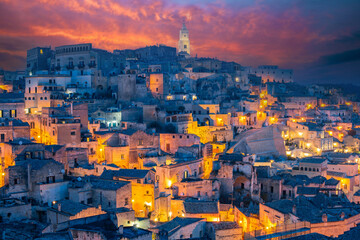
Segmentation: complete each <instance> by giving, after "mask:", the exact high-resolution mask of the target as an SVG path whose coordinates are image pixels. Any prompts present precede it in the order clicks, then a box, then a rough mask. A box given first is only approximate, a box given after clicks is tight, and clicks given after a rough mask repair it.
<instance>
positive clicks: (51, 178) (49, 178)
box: [46, 176, 55, 183]
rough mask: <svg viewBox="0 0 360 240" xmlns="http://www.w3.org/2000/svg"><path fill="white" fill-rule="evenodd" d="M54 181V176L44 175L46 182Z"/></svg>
mask: <svg viewBox="0 0 360 240" xmlns="http://www.w3.org/2000/svg"><path fill="white" fill-rule="evenodd" d="M54 182H55V176H48V177H46V183H54Z"/></svg>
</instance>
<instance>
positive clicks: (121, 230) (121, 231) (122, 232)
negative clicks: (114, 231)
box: [118, 225, 124, 235]
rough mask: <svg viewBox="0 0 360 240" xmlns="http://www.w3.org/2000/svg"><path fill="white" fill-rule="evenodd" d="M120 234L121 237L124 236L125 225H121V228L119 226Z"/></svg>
mask: <svg viewBox="0 0 360 240" xmlns="http://www.w3.org/2000/svg"><path fill="white" fill-rule="evenodd" d="M118 232H119V233H120V234H121V235H123V234H124V226H123V225H120V226H119V229H118Z"/></svg>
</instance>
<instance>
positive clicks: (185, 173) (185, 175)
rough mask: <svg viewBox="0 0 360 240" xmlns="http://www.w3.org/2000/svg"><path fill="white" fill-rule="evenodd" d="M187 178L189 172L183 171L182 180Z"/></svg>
mask: <svg viewBox="0 0 360 240" xmlns="http://www.w3.org/2000/svg"><path fill="white" fill-rule="evenodd" d="M188 177H189V171H188V170H185V171H184V179H185V178H188Z"/></svg>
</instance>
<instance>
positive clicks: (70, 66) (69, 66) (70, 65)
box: [66, 64, 74, 70]
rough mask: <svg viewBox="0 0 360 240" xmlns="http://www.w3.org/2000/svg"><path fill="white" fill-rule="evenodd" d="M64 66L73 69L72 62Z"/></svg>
mask: <svg viewBox="0 0 360 240" xmlns="http://www.w3.org/2000/svg"><path fill="white" fill-rule="evenodd" d="M66 68H67V69H68V70H70V69H74V65H73V64H69V65H66Z"/></svg>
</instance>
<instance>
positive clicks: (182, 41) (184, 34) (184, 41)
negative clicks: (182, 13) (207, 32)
mask: <svg viewBox="0 0 360 240" xmlns="http://www.w3.org/2000/svg"><path fill="white" fill-rule="evenodd" d="M181 52H182V53H187V54H189V55H190V39H189V30H188V29H187V28H186V26H185V22H184V23H183V26H182V28H181V29H180V36H179V45H178V53H181Z"/></svg>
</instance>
